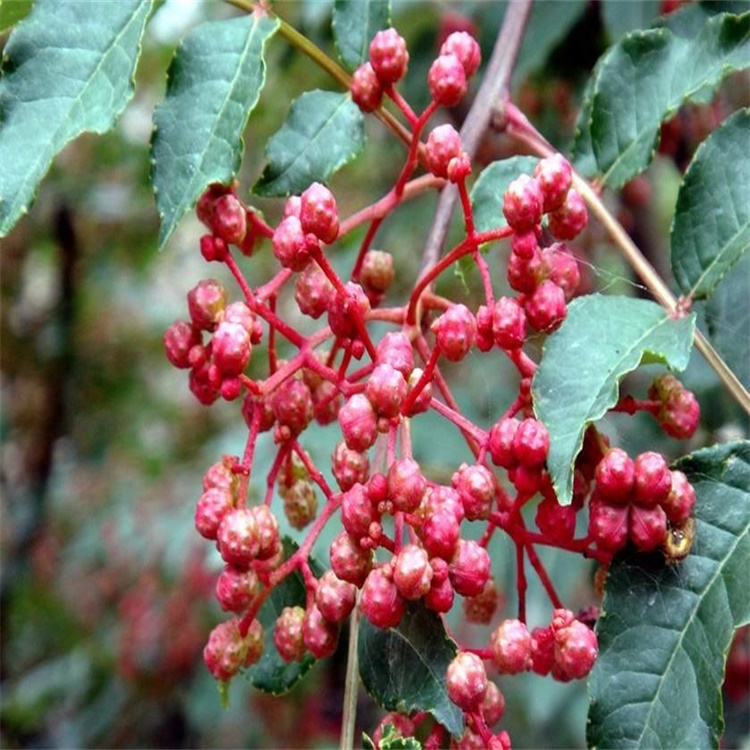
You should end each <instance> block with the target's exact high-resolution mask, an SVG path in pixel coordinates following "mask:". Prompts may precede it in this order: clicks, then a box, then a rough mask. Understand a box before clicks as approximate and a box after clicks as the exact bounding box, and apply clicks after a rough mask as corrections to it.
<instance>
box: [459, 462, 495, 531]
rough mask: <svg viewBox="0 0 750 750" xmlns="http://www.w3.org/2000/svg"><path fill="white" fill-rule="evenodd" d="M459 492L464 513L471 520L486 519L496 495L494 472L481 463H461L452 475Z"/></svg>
mask: <svg viewBox="0 0 750 750" xmlns="http://www.w3.org/2000/svg"><path fill="white" fill-rule="evenodd" d="M451 484H452V485H453V488H454V489H455V490H456V492H458V496H459V498H460V499H461V503H462V504H463V507H464V513H465V515H466V518H467V519H468V520H469V521H477V520H484V519H486V518H487V517H488V516H489V514H490V510H491V509H492V501H493V499H494V497H495V480H494V477H493V474H492V472H491V471H490V470H489V469H488V468H487V467H486V466H482V465H481V464H466V463H464V464H461V466H459V468H458V471H457V472H455V473H454V474H453V476H452V477H451Z"/></svg>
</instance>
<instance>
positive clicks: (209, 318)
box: [187, 279, 227, 331]
mask: <svg viewBox="0 0 750 750" xmlns="http://www.w3.org/2000/svg"><path fill="white" fill-rule="evenodd" d="M187 300H188V310H189V311H190V320H191V321H192V322H193V325H194V326H195V327H196V328H198V329H199V330H203V331H213V329H214V328H215V327H216V325H217V324H218V322H219V320H221V316H222V313H223V312H224V308H225V307H226V303H227V291H226V289H225V288H224V286H223V285H222V284H221V282H219V281H216V279H203V280H202V281H199V282H198V283H197V284H196V285H195V286H194V287H193V288H192V289H191V290H190V291H189V292H188V295H187Z"/></svg>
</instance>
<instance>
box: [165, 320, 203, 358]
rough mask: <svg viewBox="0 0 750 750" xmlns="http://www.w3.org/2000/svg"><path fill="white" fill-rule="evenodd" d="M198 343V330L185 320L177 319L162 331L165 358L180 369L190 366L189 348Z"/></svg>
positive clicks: (199, 336) (198, 344)
mask: <svg viewBox="0 0 750 750" xmlns="http://www.w3.org/2000/svg"><path fill="white" fill-rule="evenodd" d="M200 344H201V333H200V331H199V330H198V329H197V328H194V327H193V326H192V325H191V324H190V323H188V321H187V320H177V321H175V322H174V323H172V325H171V326H169V328H167V330H166V331H164V351H165V352H166V354H167V359H168V360H169V361H170V362H171V363H172V364H173V365H174V366H175V367H179V368H180V369H187V368H188V367H190V366H191V364H190V350H191V349H192V348H193V347H194V346H200Z"/></svg>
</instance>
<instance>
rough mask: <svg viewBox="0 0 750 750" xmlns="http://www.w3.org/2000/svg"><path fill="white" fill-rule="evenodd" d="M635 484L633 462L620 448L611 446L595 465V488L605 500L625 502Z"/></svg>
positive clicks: (628, 498)
mask: <svg viewBox="0 0 750 750" xmlns="http://www.w3.org/2000/svg"><path fill="white" fill-rule="evenodd" d="M634 484H635V464H634V463H633V460H632V459H631V458H630V456H628V454H627V453H626V452H625V451H624V450H622V449H621V448H612V449H611V450H610V451H608V452H607V454H606V455H605V456H604V458H602V460H601V461H600V462H599V463H598V464H597V466H596V489H597V492H598V493H599V495H601V497H602V498H604V499H605V500H609V501H611V502H613V503H627V502H628V501H629V500H630V496H631V494H632V492H633V487H634Z"/></svg>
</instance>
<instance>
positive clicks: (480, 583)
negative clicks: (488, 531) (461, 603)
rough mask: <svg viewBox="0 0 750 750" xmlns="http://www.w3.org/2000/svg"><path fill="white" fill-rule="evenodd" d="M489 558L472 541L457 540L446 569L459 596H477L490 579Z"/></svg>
mask: <svg viewBox="0 0 750 750" xmlns="http://www.w3.org/2000/svg"><path fill="white" fill-rule="evenodd" d="M490 565H491V563H490V556H489V554H488V553H487V550H486V549H485V548H484V547H482V546H481V545H480V544H479V542H477V541H475V540H474V539H459V541H458V545H457V547H456V553H455V555H454V556H453V559H452V560H451V561H450V565H449V567H448V571H449V576H450V579H451V583H452V584H453V588H454V589H455V591H456V593H457V594H461V596H479V594H481V593H482V591H484V587H485V586H486V585H487V581H489V579H490Z"/></svg>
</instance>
